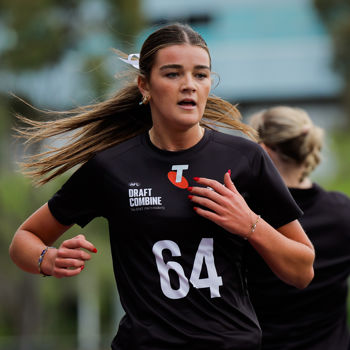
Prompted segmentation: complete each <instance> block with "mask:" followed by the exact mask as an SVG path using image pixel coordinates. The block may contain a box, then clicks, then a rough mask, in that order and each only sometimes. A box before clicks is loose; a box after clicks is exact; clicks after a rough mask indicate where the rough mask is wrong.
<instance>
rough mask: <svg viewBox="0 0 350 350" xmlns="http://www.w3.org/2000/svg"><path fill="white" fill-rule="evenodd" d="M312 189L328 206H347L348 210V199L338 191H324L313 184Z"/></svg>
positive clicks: (349, 199)
mask: <svg viewBox="0 0 350 350" xmlns="http://www.w3.org/2000/svg"><path fill="white" fill-rule="evenodd" d="M313 189H314V190H315V191H316V193H317V194H318V195H319V197H320V198H323V201H324V202H327V203H328V205H329V206H331V207H332V206H336V207H337V206H347V207H348V208H350V198H349V196H347V195H346V194H345V193H343V192H340V191H333V190H326V189H325V188H323V187H322V186H321V185H319V184H317V183H313Z"/></svg>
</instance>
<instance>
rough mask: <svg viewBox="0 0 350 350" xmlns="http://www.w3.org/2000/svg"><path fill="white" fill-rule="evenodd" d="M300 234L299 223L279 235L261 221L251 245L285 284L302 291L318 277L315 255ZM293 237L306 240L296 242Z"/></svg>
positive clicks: (284, 228)
mask: <svg viewBox="0 0 350 350" xmlns="http://www.w3.org/2000/svg"><path fill="white" fill-rule="evenodd" d="M293 230H294V231H295V232H293ZM300 230H301V227H300V225H298V224H297V222H293V223H290V224H288V225H285V226H284V227H283V228H281V229H279V231H280V232H279V231H277V230H275V229H274V228H273V227H272V226H270V225H269V224H268V223H267V222H265V221H264V220H259V223H258V225H257V227H256V229H255V231H254V233H253V234H252V235H251V236H250V238H249V242H250V244H251V245H252V246H253V247H254V248H255V250H256V251H257V252H258V253H259V254H260V255H261V256H262V258H263V259H264V260H265V262H266V263H267V264H268V265H269V267H270V268H271V270H272V271H273V272H274V273H275V274H276V275H277V276H278V277H279V278H280V279H281V280H282V281H284V282H285V283H287V284H290V285H293V286H295V287H297V288H300V289H302V288H305V287H306V286H307V285H308V284H309V283H310V282H311V281H312V279H313V277H314V270H313V262H314V259H315V251H314V248H313V246H312V244H311V242H310V241H309V240H308V239H307V238H305V237H303V236H304V235H305V234H304V233H303V231H302V230H301V231H300ZM281 231H282V232H281ZM290 236H300V237H302V239H300V240H295V239H293V238H289V237H290Z"/></svg>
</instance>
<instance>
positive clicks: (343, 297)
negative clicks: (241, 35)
mask: <svg viewBox="0 0 350 350" xmlns="http://www.w3.org/2000/svg"><path fill="white" fill-rule="evenodd" d="M250 125H251V126H252V127H253V128H254V129H255V130H257V132H258V140H259V143H260V145H261V146H262V147H263V148H264V149H265V150H266V152H267V153H268V154H269V156H270V157H271V159H272V160H273V162H274V164H275V165H276V167H277V169H278V170H279V172H280V174H281V176H282V178H283V180H284V182H285V184H286V185H287V186H288V188H289V190H290V192H291V194H292V196H293V198H294V199H295V201H296V202H297V204H298V205H299V207H300V208H301V209H302V211H303V212H304V215H303V216H302V217H301V218H300V222H301V224H302V226H303V228H304V230H305V232H306V234H307V235H308V237H309V238H310V240H311V242H312V243H313V245H314V248H315V253H316V258H315V263H314V270H315V277H314V279H313V281H312V282H311V283H310V285H309V286H308V287H307V288H305V289H303V290H297V289H296V288H294V287H291V286H289V285H287V284H285V283H283V281H281V280H280V279H278V278H276V276H275V275H274V274H273V273H272V271H271V270H270V269H269V267H268V266H267V265H266V264H265V263H264V262H263V261H262V259H261V258H260V257H258V256H257V255H256V254H255V253H254V252H252V255H253V256H254V259H251V260H250V262H249V264H248V269H249V271H248V281H249V292H250V296H251V300H252V303H253V305H254V308H255V310H256V313H257V316H258V319H259V322H260V325H261V329H262V333H263V340H262V349H264V350H272V349H275V350H286V349H288V350H292V349H295V350H332V349H334V350H335V349H336V350H345V349H348V346H349V330H348V325H347V296H348V277H349V273H350V199H349V198H348V197H347V196H346V195H345V194H343V193H339V192H328V191H326V190H324V189H323V188H322V187H321V186H320V185H318V184H317V183H314V182H312V180H311V179H310V174H311V172H312V171H313V170H314V169H315V168H316V167H317V165H318V164H319V163H320V160H321V149H322V146H323V137H324V131H323V130H322V129H321V128H320V127H318V126H316V125H314V124H313V122H312V120H311V119H310V117H309V116H308V114H307V112H306V111H305V110H303V109H299V108H292V107H288V106H278V107H272V108H269V109H266V110H263V111H261V112H258V113H256V114H254V115H252V116H251V118H250Z"/></svg>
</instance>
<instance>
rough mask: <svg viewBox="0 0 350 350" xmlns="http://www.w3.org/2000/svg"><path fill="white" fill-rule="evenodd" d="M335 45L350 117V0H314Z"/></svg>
mask: <svg viewBox="0 0 350 350" xmlns="http://www.w3.org/2000/svg"><path fill="white" fill-rule="evenodd" d="M314 4H315V7H316V9H317V10H318V13H319V14H320V17H321V18H322V20H323V22H324V23H325V24H326V26H327V28H328V30H329V32H330V34H331V36H332V38H333V46H334V67H335V69H336V70H337V71H338V72H339V73H340V75H341V77H343V78H344V82H345V88H344V100H345V105H346V108H347V114H348V117H349V119H350V0H314Z"/></svg>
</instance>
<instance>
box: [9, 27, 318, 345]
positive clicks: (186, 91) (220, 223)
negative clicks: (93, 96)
mask: <svg viewBox="0 0 350 350" xmlns="http://www.w3.org/2000/svg"><path fill="white" fill-rule="evenodd" d="M133 58H135V55H133V56H131V57H130V56H129V58H128V60H127V61H128V62H129V63H130V64H132V65H133V66H134V67H135V68H139V69H138V71H137V72H136V75H135V79H134V80H133V81H132V82H130V84H129V85H127V86H126V87H124V88H123V89H122V90H120V91H119V92H118V93H117V94H116V95H115V96H114V97H112V98H110V99H108V100H107V101H103V102H101V103H97V104H95V105H90V106H86V107H81V108H79V109H78V110H75V111H70V112H68V116H67V117H66V118H63V119H62V118H61V119H57V120H53V121H46V122H35V121H31V120H29V119H27V118H25V117H20V119H21V120H22V121H24V122H26V123H27V124H29V126H28V127H27V128H24V129H20V130H18V131H19V133H20V135H22V136H23V137H25V138H27V139H28V140H29V141H31V142H34V141H37V140H44V139H46V138H48V137H50V136H55V135H62V134H64V133H65V132H68V131H70V132H73V133H74V132H75V134H73V136H72V135H71V137H72V138H71V139H70V142H68V143H67V144H65V145H63V146H62V147H60V148H58V149H54V150H51V151H49V152H48V153H45V152H44V153H41V154H39V155H34V157H32V158H30V162H28V163H27V164H26V167H27V169H29V171H30V172H31V175H32V176H33V177H34V179H36V180H39V182H40V181H41V183H45V182H47V181H49V180H51V179H52V178H54V177H56V176H58V175H60V174H62V173H64V172H65V171H67V170H69V169H71V168H72V167H73V166H75V165H78V164H79V165H82V166H81V167H80V168H79V169H78V170H77V171H76V172H75V173H74V174H73V175H72V176H71V177H70V178H69V179H68V181H67V182H66V183H65V184H64V185H63V187H62V188H61V189H59V190H58V192H57V193H56V194H54V195H53V197H52V198H51V199H50V200H49V201H48V203H46V204H44V205H43V206H42V207H41V208H39V209H38V210H37V211H36V212H35V213H34V214H32V215H31V216H30V217H29V218H28V219H27V220H26V221H25V222H24V223H23V224H22V225H21V226H20V227H19V228H18V230H17V232H16V233H15V236H14V238H13V241H12V244H11V246H10V255H11V257H12V259H13V261H14V262H15V263H16V264H17V265H18V266H19V267H20V268H22V269H23V270H25V271H28V272H30V273H34V274H38V273H41V274H44V275H51V276H55V277H57V278H61V277H71V276H76V275H79V274H80V273H81V271H82V270H83V268H84V266H85V264H86V262H87V261H88V260H89V259H90V258H91V254H90V253H92V252H95V253H96V252H97V249H96V247H95V246H94V245H93V243H92V242H90V241H88V240H87V239H86V238H85V237H84V235H78V236H76V237H73V238H71V239H67V240H65V241H63V243H62V244H61V245H60V246H59V247H58V248H53V247H52V245H53V244H54V243H55V241H56V240H57V239H58V238H59V237H60V236H61V235H62V234H63V233H64V232H65V231H67V230H68V229H69V228H70V227H71V226H72V225H73V224H78V225H80V226H81V227H84V226H85V225H86V224H87V223H88V222H90V221H91V220H92V219H94V218H95V217H97V216H102V217H105V218H106V219H107V220H108V224H109V231H110V242H111V251H112V258H113V265H114V271H115V279H116V282H117V287H118V291H119V295H120V300H121V304H122V306H123V308H124V310H125V316H124V318H123V319H122V320H121V322H120V325H119V330H118V332H117V335H116V337H115V339H114V340H113V342H112V349H132V350H138V349H143V350H146V349H152V350H157V349H159V350H160V349H161V350H164V349H191V350H195V349H217V350H219V349H240V350H244V349H252V350H253V349H259V347H260V341H261V330H260V327H259V324H258V322H257V319H256V315H255V313H254V310H253V308H252V305H251V303H250V300H249V297H248V293H247V285H246V277H245V268H244V265H245V262H244V251H245V247H246V245H247V244H248V241H249V243H250V244H251V245H252V246H254V248H255V249H256V251H257V252H258V253H259V254H261V256H262V257H263V259H264V261H266V263H267V264H268V265H269V266H270V267H271V269H272V270H273V271H274V272H275V273H276V274H277V275H278V276H279V278H281V279H283V280H284V281H285V282H286V283H289V284H292V285H294V286H296V287H298V288H304V287H305V286H307V285H308V284H309V282H310V281H311V279H312V278H313V267H312V265H313V261H314V249H313V246H312V244H311V242H310V241H309V239H308V238H307V236H306V234H305V232H304V231H303V229H302V228H301V225H300V223H299V222H298V220H297V219H298V217H299V216H300V215H301V210H300V209H299V207H298V206H297V205H296V204H295V202H294V201H293V199H292V197H291V195H290V193H289V191H288V189H287V187H286V186H285V185H284V183H283V181H282V180H281V179H278V178H277V176H278V172H277V170H276V169H275V167H274V166H273V164H272V162H271V160H270V159H269V157H268V156H267V155H266V154H265V152H263V150H262V149H261V148H260V147H259V145H258V144H257V143H256V142H253V141H251V140H247V139H245V138H243V137H237V136H232V135H228V134H224V133H221V132H218V131H215V130H213V128H212V127H211V125H213V124H214V125H216V124H220V125H224V126H226V127H228V128H231V129H237V130H241V131H243V132H244V133H246V134H247V135H251V132H252V131H253V129H252V128H250V127H249V126H247V125H245V124H243V123H241V121H240V118H241V116H240V114H239V112H238V110H237V109H236V108H235V107H234V106H232V105H231V104H230V103H228V102H226V101H224V100H222V99H220V98H217V97H215V96H210V95H209V93H210V88H211V59H210V54H209V50H208V47H207V45H206V43H205V41H204V40H203V38H202V37H201V36H200V35H199V34H198V33H197V32H195V31H193V30H192V29H191V28H190V27H189V26H187V25H181V24H174V25H169V26H165V27H163V28H160V29H159V30H157V31H155V32H154V33H152V34H151V35H150V36H149V37H148V38H147V39H146V41H145V42H144V44H143V46H142V49H141V53H140V56H139V62H135V60H134V59H133ZM230 169H232V171H231V170H230ZM45 176H46V177H45ZM276 178H277V180H276ZM232 181H234V182H235V185H234V184H233V182H232ZM236 186H237V188H238V189H239V190H237V189H236ZM239 191H242V192H244V193H245V196H246V198H247V199H246V200H245V199H244V198H243V196H241V195H240V193H239ZM257 213H258V214H257ZM260 215H261V217H260ZM276 252H278V253H276Z"/></svg>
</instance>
